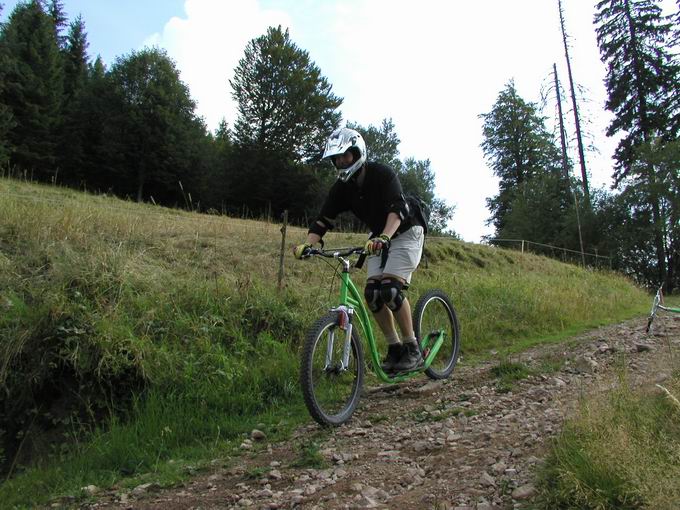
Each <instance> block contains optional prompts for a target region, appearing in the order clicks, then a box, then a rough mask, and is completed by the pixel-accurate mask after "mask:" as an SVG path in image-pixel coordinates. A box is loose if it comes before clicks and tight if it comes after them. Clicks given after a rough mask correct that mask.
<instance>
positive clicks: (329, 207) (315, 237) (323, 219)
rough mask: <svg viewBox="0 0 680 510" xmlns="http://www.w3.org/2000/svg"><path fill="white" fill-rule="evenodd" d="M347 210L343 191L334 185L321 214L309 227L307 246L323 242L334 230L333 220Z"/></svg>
mask: <svg viewBox="0 0 680 510" xmlns="http://www.w3.org/2000/svg"><path fill="white" fill-rule="evenodd" d="M346 209H347V206H346V205H345V204H344V198H343V196H342V193H341V190H340V189H339V187H338V186H337V184H336V185H333V186H332V187H331V189H330V191H329V192H328V196H327V197H326V200H325V202H324V204H323V206H322V207H321V213H320V214H319V216H318V217H317V218H316V219H314V220H313V221H312V223H311V224H310V225H309V230H308V231H307V244H316V243H318V242H319V241H321V238H322V237H323V236H324V235H325V234H326V232H327V231H328V230H330V229H332V228H333V223H332V220H334V219H335V218H336V216H337V215H338V214H340V213H341V212H343V211H344V210H346Z"/></svg>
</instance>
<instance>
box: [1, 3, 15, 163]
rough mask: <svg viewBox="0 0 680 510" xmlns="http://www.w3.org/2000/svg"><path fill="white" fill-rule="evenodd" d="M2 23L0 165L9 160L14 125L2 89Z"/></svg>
mask: <svg viewBox="0 0 680 510" xmlns="http://www.w3.org/2000/svg"><path fill="white" fill-rule="evenodd" d="M0 14H2V4H0ZM3 32H4V25H0V165H4V164H5V163H7V161H8V160H9V155H10V151H11V146H10V143H9V140H8V135H9V131H10V130H11V129H12V127H14V121H13V118H12V112H11V111H10V109H9V107H8V106H7V105H6V104H5V99H4V93H3V91H4V89H5V80H6V78H5V75H6V73H7V69H8V67H9V59H8V57H7V54H6V50H5V42H4V39H5V38H4V35H2V33H3Z"/></svg>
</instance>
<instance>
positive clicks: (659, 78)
mask: <svg viewBox="0 0 680 510" xmlns="http://www.w3.org/2000/svg"><path fill="white" fill-rule="evenodd" d="M677 3H678V7H679V8H680V0H678V2H677ZM594 23H595V26H596V33H597V42H598V46H599V50H600V55H601V59H602V61H603V63H604V64H605V65H606V67H607V75H606V80H605V82H606V87H607V93H608V99H607V102H606V109H607V110H609V111H610V112H612V113H613V115H614V117H613V120H612V121H611V123H610V125H609V127H608V130H607V135H608V136H618V137H619V140H620V141H619V143H618V146H617V149H616V151H615V154H614V158H613V159H614V161H613V174H612V178H613V182H614V185H613V189H611V190H606V189H599V190H595V191H594V192H592V191H591V192H589V190H588V184H587V181H586V179H587V177H586V175H585V173H583V176H582V177H581V178H577V177H572V174H573V172H572V167H573V162H572V161H571V160H570V159H567V158H566V156H565V155H564V151H563V150H560V147H559V145H558V142H557V141H556V137H555V136H554V135H553V134H552V133H551V132H549V130H548V128H547V127H546V122H545V121H546V119H545V117H544V116H542V115H541V111H540V108H539V106H538V105H537V104H536V103H532V102H530V101H526V100H525V99H523V98H522V97H521V96H520V95H519V94H518V93H517V89H516V87H515V85H514V82H513V81H510V82H508V83H507V84H506V85H505V87H504V89H503V90H502V91H501V92H500V93H499V95H498V97H497V99H496V102H495V103H494V105H493V107H492V109H491V111H489V112H487V113H484V114H482V115H481V117H482V119H483V142H482V149H483V151H484V154H485V157H486V158H487V161H488V163H489V165H490V166H491V168H492V169H493V171H494V174H495V175H496V176H497V177H498V178H499V192H498V194H497V195H495V196H493V197H490V198H489V199H487V205H488V208H489V210H490V211H491V218H490V220H489V223H490V224H491V225H493V227H494V229H495V232H494V237H496V238H505V239H509V238H516V239H528V240H531V241H535V242H540V243H546V244H552V245H555V246H559V247H564V248H567V249H572V250H578V251H580V250H581V249H582V246H585V247H586V249H587V250H588V251H591V252H592V251H595V252H599V253H601V254H609V255H610V256H612V261H613V267H614V268H615V269H618V270H621V271H624V272H626V273H628V274H630V275H632V276H634V277H635V278H637V279H638V280H639V281H640V282H642V283H644V284H647V285H649V286H658V285H660V284H664V285H665V287H666V290H667V291H668V292H670V291H672V290H673V289H674V288H677V287H678V285H679V284H680V141H679V139H678V131H679V128H680V87H679V86H678V84H679V83H680V63H679V62H678V53H679V52H678V41H679V40H680V13H678V12H676V13H675V14H674V15H672V16H664V15H663V14H662V10H661V8H660V1H659V0H601V1H599V2H598V3H597V4H596V13H595V16H594ZM557 94H559V91H557ZM565 169H566V171H565Z"/></svg>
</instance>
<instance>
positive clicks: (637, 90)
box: [595, 0, 680, 287]
mask: <svg viewBox="0 0 680 510" xmlns="http://www.w3.org/2000/svg"><path fill="white" fill-rule="evenodd" d="M595 23H596V24H597V39H598V44H599V47H600V54H601V57H602V60H603V61H604V62H605V63H606V64H607V68H608V71H607V78H606V85H607V91H608V93H609V98H608V100H607V104H606V107H607V109H608V110H610V111H612V112H613V113H614V114H615V118H614V120H613V121H612V123H611V124H610V126H609V128H608V130H607V134H608V135H609V136H613V135H616V134H619V133H621V134H622V135H623V136H622V138H621V141H620V142H619V145H618V147H617V149H616V153H615V156H614V157H615V159H616V169H615V173H614V179H615V183H616V185H618V186H619V187H621V186H622V185H625V187H626V188H631V187H637V188H638V189H637V190H636V193H631V195H633V196H636V197H644V198H643V200H644V201H645V202H646V204H640V206H643V207H645V206H646V207H648V208H649V210H650V211H651V223H652V225H653V228H652V232H653V237H654V242H653V246H654V251H655V253H654V255H653V258H654V259H655V265H656V270H657V275H658V280H659V281H661V282H665V283H666V284H667V285H668V286H670V287H672V286H673V285H674V283H673V282H672V281H670V280H668V279H667V278H668V276H669V272H668V267H669V261H668V255H669V253H668V249H669V247H670V246H669V244H672V243H669V242H668V240H667V239H666V238H665V231H666V226H667V224H668V215H666V214H665V212H664V208H663V199H662V196H661V195H660V193H659V190H660V189H662V188H663V186H664V184H663V182H659V176H658V175H657V172H658V169H657V168H655V165H654V162H653V161H651V160H649V159H647V160H646V161H645V159H646V158H645V151H646V150H648V148H649V147H651V146H652V145H653V144H658V143H661V144H665V143H672V142H674V141H675V140H677V138H678V130H679V129H680V121H679V120H678V117H680V101H679V100H678V94H679V92H678V86H677V84H678V82H679V81H680V67H679V66H678V62H677V55H675V54H674V53H673V52H671V51H669V49H668V44H669V41H670V40H671V38H672V26H671V24H670V23H669V22H668V20H666V19H664V18H663V16H662V15H661V8H660V7H659V6H658V2H657V1H655V0H602V1H600V2H599V3H598V4H597V13H596V15H595ZM657 140H658V142H657Z"/></svg>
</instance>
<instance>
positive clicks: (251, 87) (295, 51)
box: [230, 26, 342, 162]
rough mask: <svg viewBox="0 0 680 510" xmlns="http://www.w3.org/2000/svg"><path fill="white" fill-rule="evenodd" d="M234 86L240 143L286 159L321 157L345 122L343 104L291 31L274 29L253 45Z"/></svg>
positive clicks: (240, 68) (243, 59)
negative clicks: (331, 135) (341, 113)
mask: <svg viewBox="0 0 680 510" xmlns="http://www.w3.org/2000/svg"><path fill="white" fill-rule="evenodd" d="M230 83H231V86H232V89H233V93H232V95H233V97H234V99H235V100H236V101H237V103H238V112H239V117H238V120H237V121H236V124H235V126H234V131H235V136H236V141H237V143H238V144H240V145H242V146H244V145H248V146H256V147H259V148H261V149H264V150H271V151H274V152H278V153H279V154H286V155H287V156H288V157H290V158H291V159H292V161H294V162H301V161H305V160H309V159H313V158H318V157H319V153H320V148H321V147H323V144H324V142H325V139H326V137H327V136H328V134H329V133H330V132H331V131H332V129H333V127H334V126H336V125H337V123H338V121H339V119H340V116H339V114H338V113H337V112H336V110H337V109H338V108H339V107H340V105H341V104H342V99H340V98H338V97H337V96H335V95H334V94H333V93H332V92H331V88H332V87H331V85H330V84H329V83H328V81H327V80H326V78H324V77H323V76H322V75H321V71H320V69H319V68H318V67H317V66H316V65H315V64H314V63H313V62H312V61H311V59H310V57H309V54H308V53H307V52H306V51H304V50H302V49H300V48H298V46H297V45H295V43H293V41H291V39H290V34H289V33H288V30H286V31H283V30H282V29H281V27H280V26H279V27H278V28H273V27H270V28H269V29H268V30H267V33H266V34H265V35H262V36H260V37H257V38H256V39H253V40H251V41H250V42H249V43H248V45H247V46H246V49H245V54H244V56H243V58H242V59H241V60H240V61H239V64H238V66H237V67H236V70H235V72H234V79H233V80H231V81H230Z"/></svg>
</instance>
